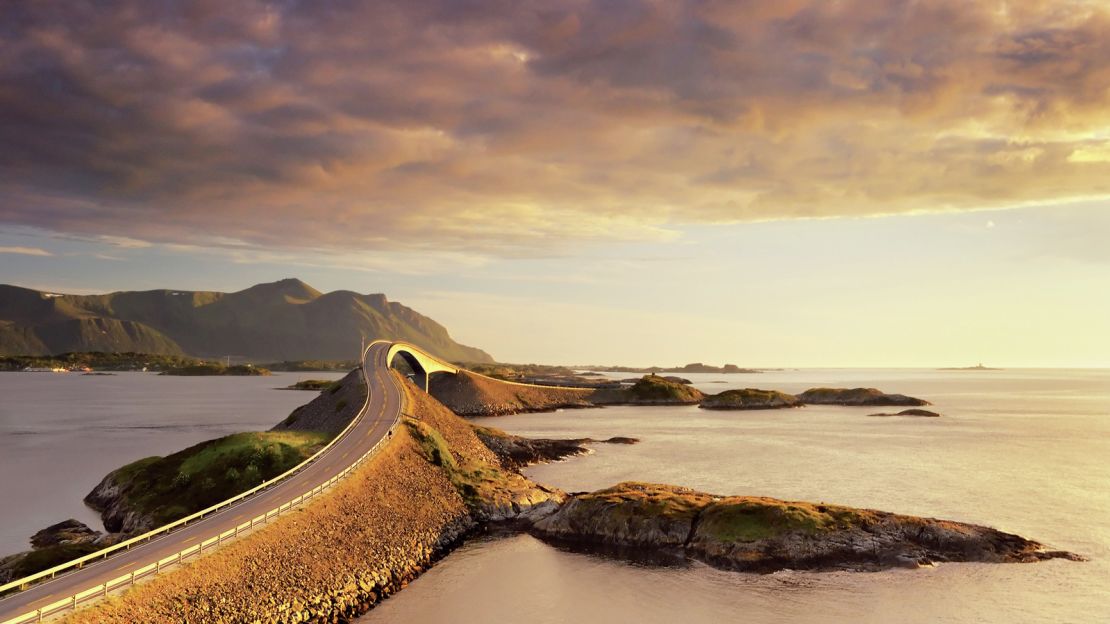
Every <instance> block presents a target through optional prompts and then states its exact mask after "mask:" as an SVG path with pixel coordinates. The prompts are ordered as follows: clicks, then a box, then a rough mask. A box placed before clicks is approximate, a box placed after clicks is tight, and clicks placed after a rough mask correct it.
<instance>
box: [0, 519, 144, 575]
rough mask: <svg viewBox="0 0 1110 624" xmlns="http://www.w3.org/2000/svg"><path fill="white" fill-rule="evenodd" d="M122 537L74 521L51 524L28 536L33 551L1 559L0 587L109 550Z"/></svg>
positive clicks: (122, 537)
mask: <svg viewBox="0 0 1110 624" xmlns="http://www.w3.org/2000/svg"><path fill="white" fill-rule="evenodd" d="M124 537H125V536H122V535H120V534H118V533H107V534H104V533H101V532H100V531H94V530H93V529H91V528H89V527H88V525H86V524H84V523H83V522H79V521H77V520H73V519H69V520H65V521H62V522H59V523H57V524H52V525H50V526H48V527H46V528H45V529H42V530H41V531H38V532H36V533H35V534H34V535H32V536H31V548H32V550H27V551H24V552H20V553H15V554H14V555H8V556H6V557H3V558H0V584H4V583H7V582H9V581H13V580H15V579H18V578H23V577H25V576H27V575H30V574H34V573H35V572H38V571H40V570H45V569H47V568H51V567H53V566H56V565H58V564H61V563H65V562H66V561H70V560H73V559H76V558H77V557H80V556H82V555H87V554H89V553H92V552H95V551H97V550H100V549H101V548H104V547H105V546H111V545H112V544H115V543H116V542H119V541H120V540H122V539H124Z"/></svg>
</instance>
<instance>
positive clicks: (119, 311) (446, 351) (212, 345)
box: [0, 279, 492, 362]
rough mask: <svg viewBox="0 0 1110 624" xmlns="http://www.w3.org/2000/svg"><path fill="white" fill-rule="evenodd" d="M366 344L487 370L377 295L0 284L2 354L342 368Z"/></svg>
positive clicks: (476, 352)
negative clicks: (325, 363) (89, 291)
mask: <svg viewBox="0 0 1110 624" xmlns="http://www.w3.org/2000/svg"><path fill="white" fill-rule="evenodd" d="M362 337H365V338H366V339H367V340H373V339H377V338H388V339H392V340H404V341H407V342H411V343H413V344H415V345H417V346H419V347H421V348H424V349H426V350H428V351H429V352H430V353H434V354H436V355H438V356H440V357H442V358H445V359H447V360H459V361H464V360H465V361H471V362H491V361H492V358H491V357H490V356H489V354H487V353H485V352H484V351H482V350H480V349H475V348H472V347H467V346H464V345H460V344H459V343H457V342H455V341H454V340H453V339H452V338H451V336H450V335H449V334H448V333H447V330H446V329H445V328H444V327H443V326H442V325H440V324H439V323H436V322H435V321H433V320H432V319H430V318H428V317H426V316H423V315H421V314H419V313H418V312H416V311H414V310H412V309H411V308H408V307H406V306H404V305H401V304H399V303H396V302H392V301H389V300H388V299H386V297H385V295H381V294H371V295H363V294H359V293H355V292H351V291H335V292H330V293H326V294H325V293H321V292H320V291H318V290H316V289H314V288H312V287H311V286H309V285H308V284H305V283H304V282H302V281H300V280H297V279H285V280H281V281H278V282H273V283H269V284H258V285H256V286H252V287H250V288H247V289H246V290H241V291H239V292H234V293H221V292H203V291H201V292H192V291H176V290H149V291H136V292H115V293H109V294H104V295H65V294H57V293H48V292H40V291H37V290H32V289H29V288H20V287H18V286H9V285H0V354H21V355H50V354H53V353H63V352H71V351H113V352H114V351H118V352H123V351H139V352H146V353H158V354H165V355H184V354H189V355H193V356H199V357H223V356H225V355H231V356H233V357H236V358H241V359H250V360H254V361H281V360H291V361H293V360H350V359H351V358H353V357H356V356H357V355H358V352H357V347H356V345H358V344H359V341H360V339H361V338H362Z"/></svg>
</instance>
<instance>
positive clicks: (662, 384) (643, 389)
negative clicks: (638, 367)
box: [624, 375, 702, 403]
mask: <svg viewBox="0 0 1110 624" xmlns="http://www.w3.org/2000/svg"><path fill="white" fill-rule="evenodd" d="M624 392H625V394H626V395H627V397H628V398H629V399H631V400H634V401H675V402H684V403H694V402H697V401H699V400H700V399H701V398H702V394H701V392H699V391H698V390H697V389H695V388H692V387H690V386H687V385H686V384H682V383H678V382H675V381H670V380H668V379H664V378H662V377H660V376H658V375H644V377H642V378H641V379H640V380H639V381H637V382H636V383H635V384H633V385H632V387H631V388H628V389H626V390H625V391H624Z"/></svg>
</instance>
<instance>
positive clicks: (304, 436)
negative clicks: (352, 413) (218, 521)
mask: <svg viewBox="0 0 1110 624" xmlns="http://www.w3.org/2000/svg"><path fill="white" fill-rule="evenodd" d="M327 440H328V436H327V434H324V433H317V432H304V431H265V432H251V433H236V434H232V435H229V436H225V437H223V438H217V439H215V440H208V441H206V442H201V443H200V444H197V445H194V446H191V447H189V448H187V449H185V450H183V451H178V452H176V453H174V454H172V455H167V456H166V457H147V458H145V459H140V460H138V461H136V462H132V463H130V464H127V465H126V466H124V467H122V468H119V469H117V470H114V471H112V472H111V473H109V474H108V476H106V477H104V480H103V481H101V482H100V484H99V485H97V486H96V488H95V489H94V490H93V491H92V492H90V493H89V495H88V496H86V497H85V502H87V503H88V504H89V505H91V506H92V507H93V508H95V509H98V510H100V511H101V512H103V514H104V526H105V527H106V528H107V529H108V530H110V531H114V532H115V531H122V532H128V533H131V532H137V531H142V530H149V529H152V528H154V527H156V526H160V525H162V524H165V523H167V522H172V521H174V520H177V519H178V518H182V517H184V516H187V515H189V514H191V513H194V512H197V511H200V510H201V509H204V508H206V507H209V506H211V505H214V504H216V503H218V502H220V501H223V500H226V499H228V498H231V497H232V496H235V495H236V494H238V493H240V492H242V491H245V490H248V489H250V488H252V487H254V486H256V485H258V484H259V483H262V482H263V481H265V480H267V479H272V478H273V477H276V476H278V475H280V474H281V473H283V472H285V471H286V470H289V469H290V468H292V467H294V466H296V465H297V464H299V463H301V462H302V461H304V460H305V459H307V458H308V457H309V456H311V455H312V454H313V453H315V452H316V451H317V450H318V449H319V448H320V447H322V446H323V445H324V444H325V443H326V442H327Z"/></svg>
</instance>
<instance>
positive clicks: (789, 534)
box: [532, 482, 1082, 572]
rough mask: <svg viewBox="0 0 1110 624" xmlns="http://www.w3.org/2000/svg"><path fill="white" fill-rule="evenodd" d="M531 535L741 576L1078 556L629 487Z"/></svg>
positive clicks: (906, 520)
mask: <svg viewBox="0 0 1110 624" xmlns="http://www.w3.org/2000/svg"><path fill="white" fill-rule="evenodd" d="M532 531H533V533H534V534H536V535H538V536H540V537H542V538H545V539H551V540H555V541H556V542H559V543H563V544H571V545H573V544H579V545H593V546H596V545H602V546H612V547H616V548H623V549H628V548H633V549H640V550H644V549H647V550H652V551H658V552H661V553H664V554H666V553H669V554H673V555H677V556H682V557H689V558H693V559H698V560H700V561H703V562H705V563H708V564H710V565H713V566H715V567H719V568H725V569H731V570H740V571H746V572H774V571H776V570H783V569H787V568H789V569H794V570H858V571H873V570H881V569H885V568H891V567H911V568H913V567H918V566H921V565H929V564H932V563H934V562H943V561H980V562H990V563H1011V562H1032V561H1041V560H1044V559H1054V558H1065V559H1072V560H1081V559H1082V558H1081V557H1078V556H1077V555H1074V554H1072V553H1067V552H1062V551H1052V550H1046V549H1045V548H1044V546H1042V545H1041V544H1039V543H1037V542H1033V541H1030V540H1027V539H1025V538H1022V537H1019V536H1017V535H1011V534H1009V533H1003V532H1002V531H998V530H995V529H991V528H988V527H982V526H977V525H972V524H963V523H958V522H950V521H946V520H935V519H932V518H918V517H913V516H902V515H898V514H892V513H888V512H884V511H875V510H871V509H854V508H851V507H842V506H838V505H826V504H815V503H803V502H790V501H781V500H776V499H773V498H762V497H753V496H720V495H714V494H705V493H702V492H697V491H694V490H691V489H688V488H682V487H676V486H672V485H658V484H652V483H636V482H627V483H621V484H619V485H616V486H613V487H611V488H608V489H604V490H599V491H597V492H592V493H588V494H577V495H574V496H572V497H571V498H569V499H568V500H567V502H566V503H564V504H563V505H562V506H561V507H560V508H559V510H558V511H556V512H555V513H553V514H551V515H549V516H547V517H545V518H543V519H541V520H539V521H538V522H536V523H535V524H534V526H533V529H532ZM618 552H619V551H618Z"/></svg>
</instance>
